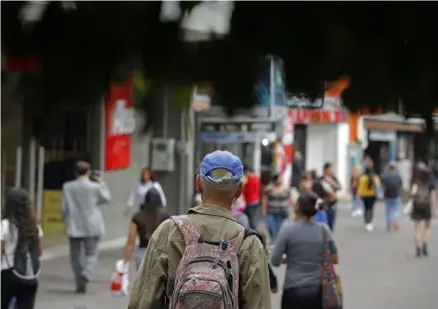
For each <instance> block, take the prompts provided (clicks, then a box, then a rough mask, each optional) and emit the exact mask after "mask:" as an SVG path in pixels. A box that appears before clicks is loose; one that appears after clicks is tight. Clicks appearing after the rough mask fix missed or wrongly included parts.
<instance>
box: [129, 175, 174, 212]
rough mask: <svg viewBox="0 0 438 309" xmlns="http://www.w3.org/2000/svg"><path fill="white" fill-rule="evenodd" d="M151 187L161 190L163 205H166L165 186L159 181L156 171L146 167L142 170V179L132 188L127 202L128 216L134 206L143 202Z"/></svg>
mask: <svg viewBox="0 0 438 309" xmlns="http://www.w3.org/2000/svg"><path fill="white" fill-rule="evenodd" d="M151 188H155V189H156V190H157V191H158V192H159V194H160V196H161V205H163V207H166V196H165V194H164V191H163V188H162V187H161V185H160V183H159V182H158V178H157V174H156V172H155V171H154V170H152V169H150V168H149V167H145V168H143V169H142V170H141V173H140V181H139V182H138V183H137V184H136V185H135V186H134V189H132V191H131V194H130V196H129V199H128V202H127V203H126V204H127V206H126V210H125V215H126V216H128V215H129V213H130V210H131V208H132V207H134V206H139V205H141V204H142V203H143V201H144V198H145V196H146V193H147V192H148V191H149V190H150V189H151Z"/></svg>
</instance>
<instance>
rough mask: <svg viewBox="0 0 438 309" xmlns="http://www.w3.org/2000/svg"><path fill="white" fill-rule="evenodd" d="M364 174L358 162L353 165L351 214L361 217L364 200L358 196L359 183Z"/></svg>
mask: <svg viewBox="0 0 438 309" xmlns="http://www.w3.org/2000/svg"><path fill="white" fill-rule="evenodd" d="M361 174H362V166H361V165H360V164H357V165H356V166H354V167H353V170H352V172H351V177H350V189H351V216H352V217H360V216H362V215H363V211H362V201H361V200H360V199H358V198H357V187H358V185H359V178H360V176H361Z"/></svg>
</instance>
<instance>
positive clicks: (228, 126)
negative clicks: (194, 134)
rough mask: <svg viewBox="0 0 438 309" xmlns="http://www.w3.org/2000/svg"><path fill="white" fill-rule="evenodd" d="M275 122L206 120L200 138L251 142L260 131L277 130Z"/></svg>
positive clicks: (217, 141)
mask: <svg viewBox="0 0 438 309" xmlns="http://www.w3.org/2000/svg"><path fill="white" fill-rule="evenodd" d="M275 125H276V124H275V122H269V121H264V122H263V121H259V122H251V121H242V122H237V121H236V122H231V121H230V122H227V121H225V120H224V121H217V122H212V121H206V122H205V123H202V125H201V130H200V131H201V132H200V140H201V141H202V142H212V143H225V144H227V143H251V142H255V141H256V139H257V138H258V135H259V133H262V135H263V134H264V133H270V132H275Z"/></svg>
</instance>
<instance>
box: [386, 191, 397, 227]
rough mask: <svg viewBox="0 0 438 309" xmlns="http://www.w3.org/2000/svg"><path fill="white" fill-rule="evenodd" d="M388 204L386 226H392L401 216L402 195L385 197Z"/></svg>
mask: <svg viewBox="0 0 438 309" xmlns="http://www.w3.org/2000/svg"><path fill="white" fill-rule="evenodd" d="M385 206H386V227H387V228H388V229H390V228H391V226H392V224H393V223H394V221H397V220H398V218H399V216H400V206H401V198H400V197H385Z"/></svg>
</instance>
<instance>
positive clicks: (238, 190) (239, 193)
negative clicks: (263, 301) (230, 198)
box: [234, 182, 243, 198]
mask: <svg viewBox="0 0 438 309" xmlns="http://www.w3.org/2000/svg"><path fill="white" fill-rule="evenodd" d="M242 188H243V182H241V183H239V186H238V187H237V190H236V194H235V195H234V197H235V198H239V197H240V195H242Z"/></svg>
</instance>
